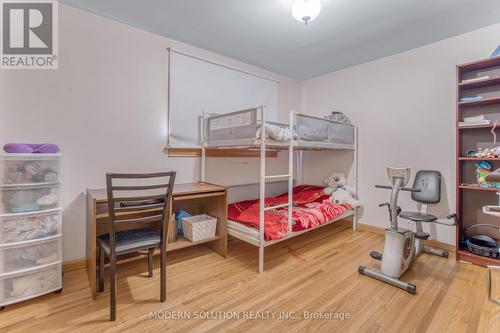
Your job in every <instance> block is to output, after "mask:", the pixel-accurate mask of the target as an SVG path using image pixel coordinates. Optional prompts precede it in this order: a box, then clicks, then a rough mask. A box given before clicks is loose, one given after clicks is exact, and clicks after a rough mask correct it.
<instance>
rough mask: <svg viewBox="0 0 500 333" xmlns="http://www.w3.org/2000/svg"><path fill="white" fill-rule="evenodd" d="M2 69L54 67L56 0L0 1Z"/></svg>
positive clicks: (55, 65)
mask: <svg viewBox="0 0 500 333" xmlns="http://www.w3.org/2000/svg"><path fill="white" fill-rule="evenodd" d="M0 4H1V14H0V17H1V19H2V24H1V29H2V31H1V43H0V44H1V52H0V55H1V62H0V68H2V69H56V68H57V65H58V61H57V46H58V45H57V42H58V38H57V28H58V26H57V19H58V17H57V1H55V0H44V1H42V0H31V1H21V0H2V1H1V2H0Z"/></svg>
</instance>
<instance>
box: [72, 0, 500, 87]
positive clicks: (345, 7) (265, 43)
mask: <svg viewBox="0 0 500 333" xmlns="http://www.w3.org/2000/svg"><path fill="white" fill-rule="evenodd" d="M62 2H64V3H67V4H70V5H73V6H75V7H79V8H82V9H85V10H89V11H91V12H94V13H96V14H99V15H103V16H106V17H110V18H113V19H116V20H118V21H121V22H124V23H127V24H130V25H132V26H135V27H138V28H141V29H144V30H147V31H151V32H154V33H157V34H160V35H163V36H166V37H169V38H172V39H176V40H179V41H182V42H185V43H188V44H191V45H194V46H198V47H201V48H204V49H207V50H211V51H214V52H217V53H220V54H223V55H225V56H228V57H232V58H235V59H238V60H241V61H244V62H246V63H249V64H252V65H255V66H259V67H263V68H266V69H269V70H271V71H273V72H276V73H280V74H283V75H286V76H289V77H292V78H296V79H308V78H312V77H315V76H319V75H322V74H326V73H329V72H333V71H336V70H339V69H342V68H345V67H349V66H353V65H356V64H360V63H364V62H367V61H370V60H373V59H376V58H380V57H384V56H388V55H391V54H395V53H398V52H401V51H405V50H409V49H412V48H415V47H418V46H421V45H425V44H429V43H432V42H435V41H438V40H442V39H445V38H448V37H451V36H454V35H458V34H461V33H464V32H468V31H472V30H475V29H478V28H481V27H484V26H487V25H490V24H494V23H497V22H500V0H322V1H321V2H322V5H323V9H322V12H321V14H320V16H319V17H318V18H317V19H316V20H314V21H313V22H311V23H310V24H309V26H307V27H306V26H304V24H301V23H300V22H297V21H295V20H294V19H293V18H292V15H291V6H292V4H293V2H294V0H63V1H62ZM499 43H500V36H499ZM464 47H467V45H464ZM493 48H494V46H493V45H492V49H493Z"/></svg>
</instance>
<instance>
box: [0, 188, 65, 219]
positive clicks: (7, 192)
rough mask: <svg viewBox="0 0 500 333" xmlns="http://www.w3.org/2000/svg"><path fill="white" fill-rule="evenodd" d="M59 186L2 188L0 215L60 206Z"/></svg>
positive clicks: (0, 193) (0, 189) (0, 190)
mask: <svg viewBox="0 0 500 333" xmlns="http://www.w3.org/2000/svg"><path fill="white" fill-rule="evenodd" d="M59 202H60V197H59V185H57V184H56V185H39V186H2V187H0V214H8V213H24V212H32V211H41V210H47V209H52V208H57V207H59V206H60V204H59Z"/></svg>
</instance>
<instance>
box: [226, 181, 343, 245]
mask: <svg viewBox="0 0 500 333" xmlns="http://www.w3.org/2000/svg"><path fill="white" fill-rule="evenodd" d="M328 198H329V195H327V194H324V192H323V187H322V186H314V185H300V186H296V187H294V189H293V192H292V200H293V206H294V207H293V209H292V231H300V230H304V229H309V228H314V227H316V226H319V225H322V224H325V223H327V222H330V221H332V220H335V219H336V218H338V217H339V216H342V215H343V214H345V213H346V212H347V210H348V209H349V207H348V206H345V205H338V204H334V203H331V202H330V201H329V200H328ZM287 202H288V193H284V194H282V195H279V196H277V197H271V198H266V199H265V202H264V205H265V206H266V207H269V206H276V205H280V204H285V203H287ZM259 212H260V202H259V199H255V200H245V201H240V202H235V203H232V204H230V205H229V206H228V220H231V221H233V222H238V223H241V224H243V225H245V226H247V227H251V228H254V229H256V230H258V229H259ZM246 232H250V231H246ZM287 234H288V208H287V207H285V208H278V209H272V210H268V211H265V212H264V238H265V240H275V239H281V238H282V237H284V236H285V235H287Z"/></svg>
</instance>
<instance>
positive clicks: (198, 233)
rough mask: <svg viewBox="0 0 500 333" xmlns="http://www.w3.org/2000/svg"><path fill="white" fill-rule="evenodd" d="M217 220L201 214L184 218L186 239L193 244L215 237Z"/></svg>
mask: <svg viewBox="0 0 500 333" xmlns="http://www.w3.org/2000/svg"><path fill="white" fill-rule="evenodd" d="M216 228H217V218H215V217H213V216H210V215H208V214H201V215H195V216H189V217H184V218H182V230H183V233H184V237H186V238H187V239H189V240H190V241H192V242H197V241H201V240H204V239H208V238H213V237H215V230H216Z"/></svg>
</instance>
